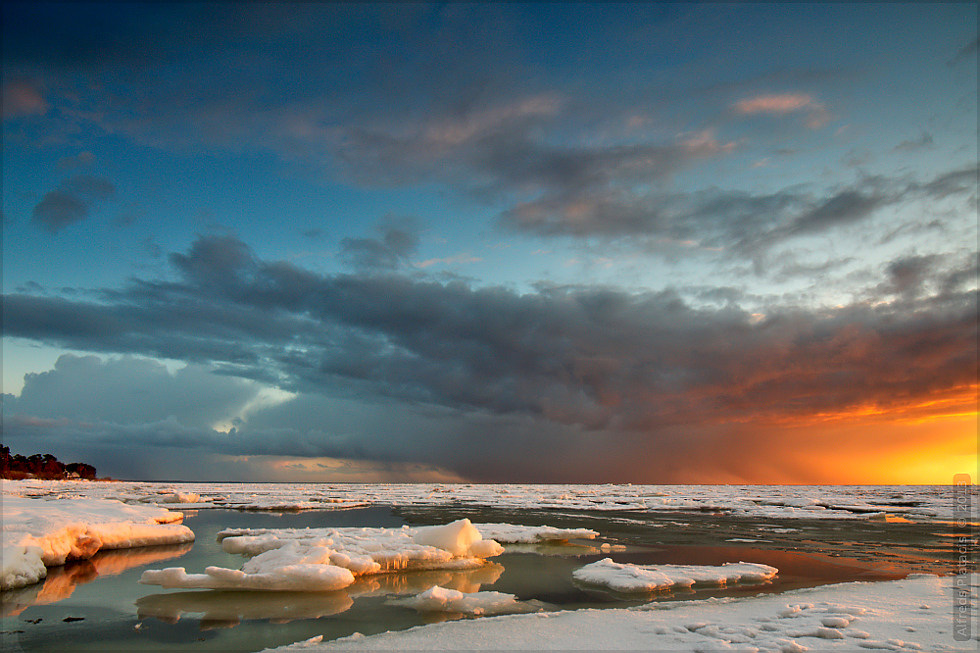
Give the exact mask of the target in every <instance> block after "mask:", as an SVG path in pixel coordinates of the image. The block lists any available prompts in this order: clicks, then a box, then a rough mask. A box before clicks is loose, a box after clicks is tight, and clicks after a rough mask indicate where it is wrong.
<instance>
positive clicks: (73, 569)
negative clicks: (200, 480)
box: [0, 543, 193, 617]
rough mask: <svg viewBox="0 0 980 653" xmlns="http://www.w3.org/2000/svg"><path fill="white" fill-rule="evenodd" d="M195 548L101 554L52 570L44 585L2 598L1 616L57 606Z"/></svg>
mask: <svg viewBox="0 0 980 653" xmlns="http://www.w3.org/2000/svg"><path fill="white" fill-rule="evenodd" d="M192 547H193V544H191V543H186V544H174V545H164V546H153V547H144V548H137V549H117V550H109V551H100V552H99V553H97V554H95V555H94V556H93V557H91V558H89V559H87V560H78V561H75V562H72V563H69V564H67V565H65V566H62V567H51V568H49V569H48V576H47V578H45V579H44V581H43V582H42V583H36V584H34V585H29V586H27V587H22V588H19V589H15V590H9V591H6V592H3V593H2V594H0V616H3V617H13V616H16V615H19V614H20V613H21V612H23V611H24V610H26V609H27V608H29V607H31V606H32V605H47V604H50V603H57V602H58V601H62V600H64V599H67V598H68V597H69V596H71V595H72V592H74V591H75V588H76V587H77V586H78V585H84V584H85V583H90V582H92V581H93V580H95V579H96V578H98V577H99V576H117V575H119V574H121V573H123V572H124V571H126V570H127V569H132V568H133V567H140V566H142V565H149V564H152V563H154V562H161V561H163V560H170V559H172V558H179V557H180V556H182V555H184V554H185V553H187V552H188V551H190V550H191V548H192Z"/></svg>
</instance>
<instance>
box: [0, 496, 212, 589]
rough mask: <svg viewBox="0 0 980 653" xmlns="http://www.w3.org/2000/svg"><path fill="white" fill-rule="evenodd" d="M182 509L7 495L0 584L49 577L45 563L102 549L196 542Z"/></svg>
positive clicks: (12, 584)
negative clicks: (177, 510) (187, 525)
mask: <svg viewBox="0 0 980 653" xmlns="http://www.w3.org/2000/svg"><path fill="white" fill-rule="evenodd" d="M182 519H183V514H182V513H179V512H171V511H169V510H166V509H164V508H158V507H155V506H134V505H127V504H124V503H121V502H119V501H112V500H106V499H47V500H44V499H30V498H25V497H18V496H11V495H4V497H3V565H2V567H3V569H2V575H0V588H2V589H9V588H14V587H21V586H23V585H28V584H31V583H36V582H37V581H39V580H41V579H42V578H44V577H45V576H46V574H47V572H46V568H47V567H52V566H57V565H62V564H64V563H65V561H66V560H69V559H80V558H91V557H92V556H93V555H94V554H95V552H96V551H99V550H101V549H124V548H129V547H137V546H149V545H155V544H176V543H181V542H191V541H193V540H194V533H193V532H191V530H190V529H189V528H187V527H186V526H182V525H180V524H178V523H174V522H179V521H181V520H182Z"/></svg>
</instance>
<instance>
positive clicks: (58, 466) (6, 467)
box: [0, 444, 95, 479]
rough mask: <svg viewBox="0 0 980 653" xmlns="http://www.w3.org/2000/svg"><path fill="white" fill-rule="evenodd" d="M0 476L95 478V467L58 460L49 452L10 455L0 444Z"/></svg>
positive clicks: (7, 448) (7, 449)
mask: <svg viewBox="0 0 980 653" xmlns="http://www.w3.org/2000/svg"><path fill="white" fill-rule="evenodd" d="M0 478H6V479H18V478H41V479H65V478H84V479H94V478H95V467H93V466H92V465H89V464H87V463H68V464H67V465H66V464H64V463H62V462H61V461H59V460H58V459H57V458H55V457H54V456H52V455H51V454H49V453H45V454H40V453H36V454H32V455H30V456H26V457H25V456H22V455H21V454H19V453H18V454H14V455H10V448H9V447H6V446H4V445H2V444H0Z"/></svg>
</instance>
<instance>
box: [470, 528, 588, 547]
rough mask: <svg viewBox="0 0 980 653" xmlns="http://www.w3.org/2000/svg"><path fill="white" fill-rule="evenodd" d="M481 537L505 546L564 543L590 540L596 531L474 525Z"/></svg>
mask: <svg viewBox="0 0 980 653" xmlns="http://www.w3.org/2000/svg"><path fill="white" fill-rule="evenodd" d="M476 528H477V529H478V530H479V531H480V533H481V534H482V535H483V537H486V538H489V539H491V540H496V541H498V542H504V543H507V544H510V543H514V544H534V543H537V542H565V541H568V540H572V539H578V540H592V539H595V538H596V537H598V535H599V533H598V531H594V530H592V529H590V528H555V527H554V526H519V525H517V524H476Z"/></svg>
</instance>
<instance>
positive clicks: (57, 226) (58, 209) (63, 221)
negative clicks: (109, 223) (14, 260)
mask: <svg viewBox="0 0 980 653" xmlns="http://www.w3.org/2000/svg"><path fill="white" fill-rule="evenodd" d="M115 192H116V189H115V187H114V186H113V185H112V182H110V181H109V180H108V179H104V178H102V177H93V176H91V175H78V176H75V177H72V178H70V179H67V180H66V181H65V182H63V183H62V184H61V186H60V187H59V188H58V189H56V190H53V191H50V192H48V193H46V194H45V195H44V197H43V198H41V201H40V202H38V203H37V204H36V205H35V206H34V211H33V213H32V214H31V221H32V222H33V223H34V224H36V225H38V226H39V227H41V228H43V229H46V230H47V231H49V232H51V233H57V232H59V231H61V230H62V229H64V228H65V227H67V226H68V225H70V224H72V223H74V222H80V221H82V220H84V219H85V218H87V217H88V216H89V213H90V212H91V210H92V207H93V205H94V204H95V203H97V202H100V201H103V200H106V199H109V198H110V197H112V196H113V195H114V194H115Z"/></svg>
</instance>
